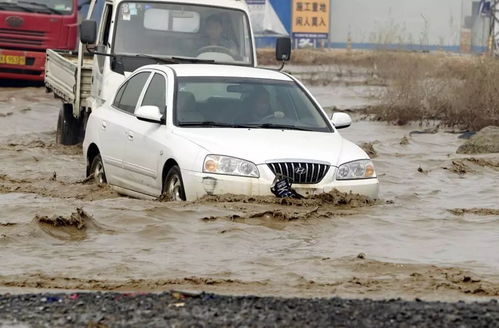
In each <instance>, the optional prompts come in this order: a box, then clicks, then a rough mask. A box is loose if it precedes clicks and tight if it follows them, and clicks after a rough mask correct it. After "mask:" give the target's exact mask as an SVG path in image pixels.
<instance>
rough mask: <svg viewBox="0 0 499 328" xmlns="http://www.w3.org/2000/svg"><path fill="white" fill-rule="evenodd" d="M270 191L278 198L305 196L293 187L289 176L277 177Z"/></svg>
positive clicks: (299, 197)
mask: <svg viewBox="0 0 499 328" xmlns="http://www.w3.org/2000/svg"><path fill="white" fill-rule="evenodd" d="M270 191H272V193H273V194H274V195H276V196H277V197H278V198H298V199H301V198H303V196H302V195H300V194H298V193H297V192H296V191H294V190H293V189H292V188H291V182H290V181H289V179H287V178H281V179H277V180H276V182H275V183H274V185H273V186H272V188H270Z"/></svg>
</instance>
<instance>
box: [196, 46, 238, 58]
mask: <svg viewBox="0 0 499 328" xmlns="http://www.w3.org/2000/svg"><path fill="white" fill-rule="evenodd" d="M204 52H221V53H224V54H226V55H229V56H231V57H233V53H232V51H231V50H230V49H229V48H226V47H223V46H205V47H201V48H199V49H198V53H197V54H198V55H200V54H202V53H204Z"/></svg>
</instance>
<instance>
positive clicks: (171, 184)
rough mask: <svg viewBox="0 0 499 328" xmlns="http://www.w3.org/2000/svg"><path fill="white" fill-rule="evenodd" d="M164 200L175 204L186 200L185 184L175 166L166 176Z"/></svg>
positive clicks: (178, 169)
mask: <svg viewBox="0 0 499 328" xmlns="http://www.w3.org/2000/svg"><path fill="white" fill-rule="evenodd" d="M162 198H164V199H166V200H169V201H173V202H175V201H184V200H185V189H184V182H183V181H182V175H181V173H180V168H179V167H178V166H177V165H175V166H173V167H172V168H171V169H170V171H169V172H168V174H167V175H166V178H165V182H164V184H163V195H162Z"/></svg>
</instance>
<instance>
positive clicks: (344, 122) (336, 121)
mask: <svg viewBox="0 0 499 328" xmlns="http://www.w3.org/2000/svg"><path fill="white" fill-rule="evenodd" d="M331 121H332V122H333V125H334V127H335V128H337V129H344V128H348V127H349V126H350V125H352V118H351V117H350V115H348V114H346V113H334V114H333V117H332V118H331Z"/></svg>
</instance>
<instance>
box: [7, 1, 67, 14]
mask: <svg viewBox="0 0 499 328" xmlns="http://www.w3.org/2000/svg"><path fill="white" fill-rule="evenodd" d="M0 10H8V11H20V12H30V13H43V14H58V15H67V14H71V13H72V12H73V0H4V1H1V0H0Z"/></svg>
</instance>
